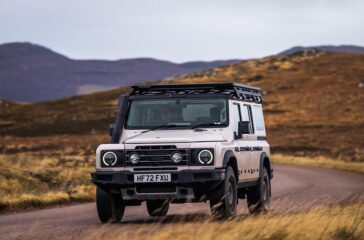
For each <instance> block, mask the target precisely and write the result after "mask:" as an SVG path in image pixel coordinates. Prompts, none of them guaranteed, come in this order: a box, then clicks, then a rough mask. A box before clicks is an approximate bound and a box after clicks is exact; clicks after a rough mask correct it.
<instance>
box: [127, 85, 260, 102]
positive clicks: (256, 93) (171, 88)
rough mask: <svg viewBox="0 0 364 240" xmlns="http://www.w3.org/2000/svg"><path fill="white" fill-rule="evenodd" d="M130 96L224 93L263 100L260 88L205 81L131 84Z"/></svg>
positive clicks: (245, 98)
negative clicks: (172, 83)
mask: <svg viewBox="0 0 364 240" xmlns="http://www.w3.org/2000/svg"><path fill="white" fill-rule="evenodd" d="M132 89H133V90H132V92H131V94H130V96H157V95H172V94H173V95H190V94H191V95H196V94H225V95H227V96H228V97H230V98H232V99H241V100H245V101H251V102H257V103H261V102H263V98H262V94H261V91H260V88H257V87H252V86H247V85H243V84H239V83H207V84H176V85H139V86H132Z"/></svg>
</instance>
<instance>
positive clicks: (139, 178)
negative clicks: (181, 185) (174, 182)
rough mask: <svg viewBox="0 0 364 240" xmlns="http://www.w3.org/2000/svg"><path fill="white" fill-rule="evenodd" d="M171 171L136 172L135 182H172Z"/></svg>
mask: <svg viewBox="0 0 364 240" xmlns="http://www.w3.org/2000/svg"><path fill="white" fill-rule="evenodd" d="M170 181H171V174H170V173H155V174H134V182H139V183H145V182H170Z"/></svg>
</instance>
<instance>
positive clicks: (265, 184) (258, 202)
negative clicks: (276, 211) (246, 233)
mask: <svg viewBox="0 0 364 240" xmlns="http://www.w3.org/2000/svg"><path fill="white" fill-rule="evenodd" d="M270 191H271V185H270V178H269V175H268V171H267V169H266V168H265V167H264V168H263V175H262V177H261V178H260V179H259V184H258V185H257V186H255V187H252V188H250V189H249V190H248V191H247V202H248V209H249V212H250V213H251V214H254V213H265V212H267V211H268V209H269V204H270V195H271V192H270Z"/></svg>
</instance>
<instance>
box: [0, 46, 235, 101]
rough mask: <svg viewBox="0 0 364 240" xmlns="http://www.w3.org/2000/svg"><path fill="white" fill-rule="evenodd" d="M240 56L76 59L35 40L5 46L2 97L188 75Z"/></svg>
mask: <svg viewBox="0 0 364 240" xmlns="http://www.w3.org/2000/svg"><path fill="white" fill-rule="evenodd" d="M238 61H239V60H226V61H211V62H203V61H199V62H187V63H182V64H177V63H173V62H169V61H161V60H157V59H152V58H136V59H122V60H117V61H106V60H75V59H70V58H68V57H66V56H63V55H61V54H59V53H56V52H54V51H52V50H50V49H48V48H45V47H42V46H39V45H36V44H31V43H7V44H2V45H0V97H1V98H5V99H10V100H15V101H23V102H39V101H46V100H52V99H58V98H63V97H68V96H74V95H78V94H85V93H90V92H97V91H103V90H107V89H113V88H117V87H121V86H128V85H132V84H137V83H141V82H145V81H151V80H159V79H163V78H167V77H172V76H177V75H186V74H190V73H193V72H196V71H203V70H207V69H210V68H215V67H219V66H223V65H228V64H231V63H235V62H238Z"/></svg>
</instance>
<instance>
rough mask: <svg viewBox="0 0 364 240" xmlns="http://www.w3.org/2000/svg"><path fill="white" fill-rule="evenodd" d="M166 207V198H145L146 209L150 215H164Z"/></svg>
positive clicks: (166, 210) (167, 207)
mask: <svg viewBox="0 0 364 240" xmlns="http://www.w3.org/2000/svg"><path fill="white" fill-rule="evenodd" d="M168 209H169V202H168V201H167V200H147V210H148V214H149V216H151V217H164V216H166V215H167V213H168Z"/></svg>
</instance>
